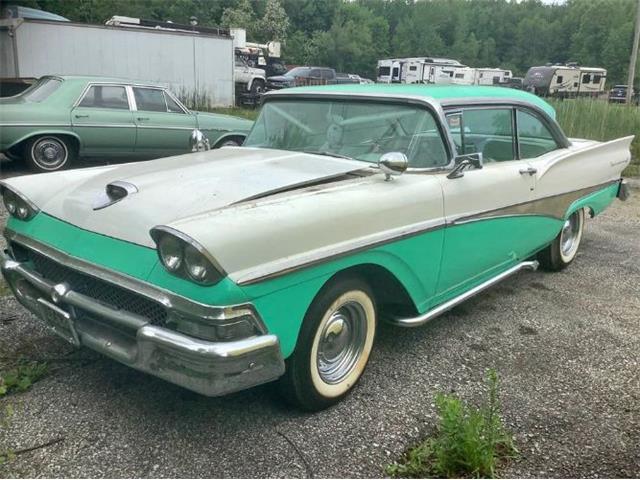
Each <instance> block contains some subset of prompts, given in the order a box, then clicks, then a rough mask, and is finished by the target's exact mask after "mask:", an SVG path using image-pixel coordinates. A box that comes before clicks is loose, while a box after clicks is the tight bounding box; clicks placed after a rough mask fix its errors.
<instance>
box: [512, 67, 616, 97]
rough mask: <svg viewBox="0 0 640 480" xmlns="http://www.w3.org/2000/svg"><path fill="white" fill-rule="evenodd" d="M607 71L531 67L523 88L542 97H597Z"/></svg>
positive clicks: (586, 68) (598, 69)
mask: <svg viewBox="0 0 640 480" xmlns="http://www.w3.org/2000/svg"><path fill="white" fill-rule="evenodd" d="M606 78H607V71H606V70H605V69H604V68H597V67H580V66H578V65H576V64H567V65H547V66H544V67H531V68H530V69H529V71H528V72H527V75H526V76H525V78H524V88H525V89H527V90H529V91H531V92H533V93H535V94H537V95H542V96H554V97H577V96H597V95H600V94H601V93H603V92H604V84H605V81H606Z"/></svg>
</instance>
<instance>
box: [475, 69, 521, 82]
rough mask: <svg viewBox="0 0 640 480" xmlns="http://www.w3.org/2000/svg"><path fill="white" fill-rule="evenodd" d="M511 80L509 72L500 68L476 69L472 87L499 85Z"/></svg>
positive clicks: (511, 76) (511, 75)
mask: <svg viewBox="0 0 640 480" xmlns="http://www.w3.org/2000/svg"><path fill="white" fill-rule="evenodd" d="M511 78H513V74H512V72H511V70H503V69H502V68H476V69H475V78H474V80H473V84H474V85H500V84H503V83H507V82H508V81H509V80H511Z"/></svg>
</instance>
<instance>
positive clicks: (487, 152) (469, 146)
mask: <svg viewBox="0 0 640 480" xmlns="http://www.w3.org/2000/svg"><path fill="white" fill-rule="evenodd" d="M512 119H513V110H512V109H511V108H477V109H468V110H463V111H462V113H461V114H460V113H458V114H456V115H451V116H449V117H448V122H449V129H450V130H451V134H452V136H453V138H454V141H455V142H456V146H457V149H458V155H464V154H467V153H477V152H481V153H482V155H483V157H484V161H485V162H487V163H489V162H506V161H509V160H515V158H516V155H515V151H514V148H513V147H514V134H513V121H512Z"/></svg>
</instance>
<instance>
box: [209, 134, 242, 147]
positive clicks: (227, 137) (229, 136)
mask: <svg viewBox="0 0 640 480" xmlns="http://www.w3.org/2000/svg"><path fill="white" fill-rule="evenodd" d="M232 138H239V139H242V141H243V142H244V140H245V138H247V134H246V133H242V132H227V133H225V134H223V135H221V136H220V137H218V138H217V139H216V141H215V143H214V144H213V145H212V148H218V146H219V145H220V144H221V143H223V142H224V141H226V140H230V139H232Z"/></svg>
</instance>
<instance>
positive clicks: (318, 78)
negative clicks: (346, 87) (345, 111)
mask: <svg viewBox="0 0 640 480" xmlns="http://www.w3.org/2000/svg"><path fill="white" fill-rule="evenodd" d="M336 83H359V81H358V80H355V79H353V78H350V77H349V75H347V74H340V73H336V71H335V70H334V69H333V68H326V67H296V68H292V69H291V70H289V71H288V72H287V73H285V74H284V75H277V76H273V77H268V78H267V90H279V89H281V88H287V87H295V86H301V85H333V84H336Z"/></svg>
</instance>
